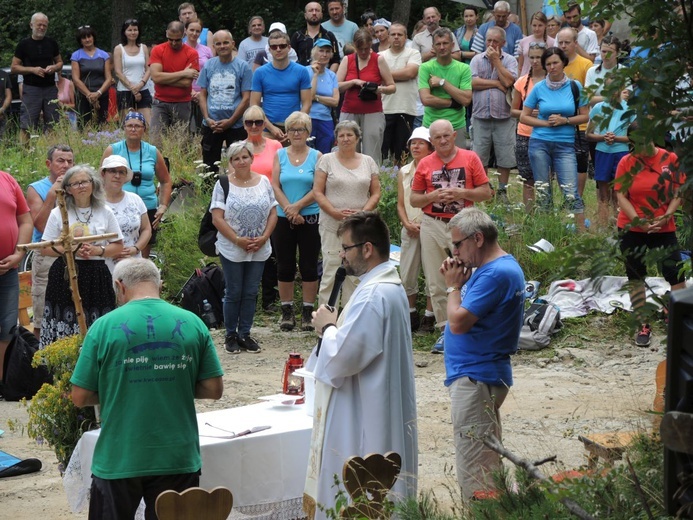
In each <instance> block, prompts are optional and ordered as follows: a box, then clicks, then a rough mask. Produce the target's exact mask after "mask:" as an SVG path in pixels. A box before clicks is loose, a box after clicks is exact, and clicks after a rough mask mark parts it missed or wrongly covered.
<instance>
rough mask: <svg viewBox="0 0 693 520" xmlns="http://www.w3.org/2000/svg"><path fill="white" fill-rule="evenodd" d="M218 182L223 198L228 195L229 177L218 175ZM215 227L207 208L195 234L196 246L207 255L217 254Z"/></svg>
mask: <svg viewBox="0 0 693 520" xmlns="http://www.w3.org/2000/svg"><path fill="white" fill-rule="evenodd" d="M219 184H221V189H222V190H224V200H226V197H228V196H229V178H228V177H227V176H226V175H220V176H219ZM217 231H218V230H217V228H216V227H214V223H213V222H212V212H211V211H210V209H209V208H207V212H206V213H205V214H204V216H203V217H202V221H201V222H200V231H199V233H198V234H197V247H199V248H200V251H202V252H203V253H204V254H205V255H207V256H219V254H218V253H217V250H216V247H215V246H216V242H217Z"/></svg>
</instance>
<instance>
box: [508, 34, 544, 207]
mask: <svg viewBox="0 0 693 520" xmlns="http://www.w3.org/2000/svg"><path fill="white" fill-rule="evenodd" d="M544 47H545V45H544V42H531V43H530V44H529V54H528V59H527V63H529V73H527V74H525V75H523V76H521V77H519V78H518V79H517V81H515V84H514V85H513V103H512V105H511V107H510V114H511V115H512V116H513V117H515V118H518V119H519V117H520V114H522V106H523V104H524V102H525V100H526V99H527V96H528V95H529V93H530V92H531V91H532V89H533V88H534V85H536V84H537V83H539V82H540V81H543V80H544V79H546V71H545V70H544V68H543V67H542V66H541V57H542V56H543V55H544ZM537 114H538V111H536V110H535V111H533V112H532V115H534V116H537ZM531 136H532V127H531V126H528V125H526V124H524V123H518V125H517V137H516V138H515V161H516V162H517V170H518V172H519V174H520V177H521V178H522V202H524V205H525V210H526V211H530V210H531V209H532V205H533V203H534V175H533V174H532V165H531V163H530V162H529V138H530V137H531Z"/></svg>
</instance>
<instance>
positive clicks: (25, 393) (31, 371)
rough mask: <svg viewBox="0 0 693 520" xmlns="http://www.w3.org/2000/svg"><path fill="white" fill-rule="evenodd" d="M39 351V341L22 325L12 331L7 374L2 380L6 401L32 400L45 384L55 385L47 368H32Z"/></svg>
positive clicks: (6, 359)
mask: <svg viewBox="0 0 693 520" xmlns="http://www.w3.org/2000/svg"><path fill="white" fill-rule="evenodd" d="M38 349H39V341H38V339H36V336H34V333H33V332H29V331H28V330H26V329H25V328H24V327H22V326H21V325H17V326H16V327H15V328H14V329H13V330H12V340H11V341H10V344H9V345H8V346H7V350H6V351H5V361H4V362H5V374H4V376H3V378H2V394H3V396H4V397H5V400H6V401H19V400H20V399H31V398H32V397H34V395H36V392H38V391H39V389H40V388H41V387H42V386H43V383H51V384H52V383H53V376H52V375H51V374H50V372H48V369H47V368H46V367H45V366H39V367H38V368H34V367H32V366H31V360H32V359H33V358H34V354H35V353H36V351H38Z"/></svg>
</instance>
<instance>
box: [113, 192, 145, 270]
mask: <svg viewBox="0 0 693 520" xmlns="http://www.w3.org/2000/svg"><path fill="white" fill-rule="evenodd" d="M123 194H124V197H123V198H122V200H121V201H120V202H108V201H106V205H107V206H108V207H109V208H111V211H112V212H113V215H115V218H116V220H117V221H118V226H119V227H120V231H121V232H122V233H123V246H124V247H132V246H134V245H135V244H136V243H137V240H138V239H139V238H140V226H141V225H142V216H143V215H144V216H145V218H146V217H147V206H145V205H144V202H143V201H142V199H141V198H140V196H139V195H137V194H136V193H131V192H129V191H124V192H123ZM141 257H142V254H141V253H137V254H136V255H134V257H133V258H141ZM106 263H107V264H108V267H109V269H111V272H112V271H113V268H114V267H115V264H116V262H115V260H114V259H113V258H107V259H106Z"/></svg>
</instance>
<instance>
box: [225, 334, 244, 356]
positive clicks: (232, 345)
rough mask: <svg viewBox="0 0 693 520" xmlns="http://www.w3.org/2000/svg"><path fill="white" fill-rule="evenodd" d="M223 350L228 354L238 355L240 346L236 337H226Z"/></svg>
mask: <svg viewBox="0 0 693 520" xmlns="http://www.w3.org/2000/svg"><path fill="white" fill-rule="evenodd" d="M224 349H226V352H228V353H229V354H240V353H241V346H240V345H239V344H238V336H226V339H225V340H224Z"/></svg>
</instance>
